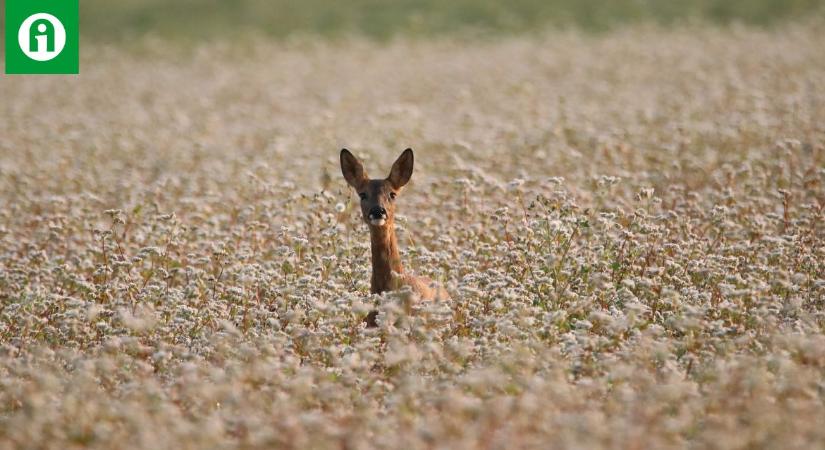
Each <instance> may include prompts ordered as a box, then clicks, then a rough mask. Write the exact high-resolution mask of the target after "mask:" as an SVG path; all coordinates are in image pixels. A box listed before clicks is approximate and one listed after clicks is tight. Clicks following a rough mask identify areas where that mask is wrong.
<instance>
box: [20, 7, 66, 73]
mask: <svg viewBox="0 0 825 450" xmlns="http://www.w3.org/2000/svg"><path fill="white" fill-rule="evenodd" d="M78 10H79V0H6V73H7V74H76V73H80V39H79V35H80V23H79V22H80V21H79V20H78Z"/></svg>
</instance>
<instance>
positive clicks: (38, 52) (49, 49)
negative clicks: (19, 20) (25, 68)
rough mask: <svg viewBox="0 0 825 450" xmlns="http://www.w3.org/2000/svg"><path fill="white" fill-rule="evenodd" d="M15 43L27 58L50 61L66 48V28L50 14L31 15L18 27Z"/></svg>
mask: <svg viewBox="0 0 825 450" xmlns="http://www.w3.org/2000/svg"><path fill="white" fill-rule="evenodd" d="M17 42H18V43H19V44H20V50H23V53H25V54H26V56H28V57H29V58H31V59H33V60H35V61H51V60H53V59H54V58H55V57H56V56H57V55H59V54H60V52H62V51H63V47H65V46H66V28H64V27H63V24H62V23H60V21H59V20H57V17H55V16H53V15H51V14H46V13H38V14H33V15H31V16H29V17H28V18H27V19H26V20H24V21H23V25H20V31H18V32H17Z"/></svg>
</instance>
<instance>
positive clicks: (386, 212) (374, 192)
mask: <svg viewBox="0 0 825 450" xmlns="http://www.w3.org/2000/svg"><path fill="white" fill-rule="evenodd" d="M341 172H343V174H344V178H345V179H346V180H347V183H348V184H349V185H350V186H352V187H353V188H355V191H356V192H358V197H360V198H361V215H362V217H363V219H364V222H366V223H367V224H368V225H369V226H371V227H384V226H387V225H392V224H393V218H394V217H395V199H396V197H397V196H398V194H399V193H400V192H401V189H402V188H403V187H404V185H406V184H407V182H409V181H410V177H412V172H413V151H412V149H411V148H408V149H406V150H404V152H403V153H401V156H399V157H398V159H397V160H396V161H395V163H393V165H392V169H390V174H389V176H387V178H385V179H374V180H371V179H370V178H369V177H368V176H367V172H366V170H364V165H363V164H361V161H359V160H358V158H356V157H355V156H354V155H353V154H352V153H350V151H349V150H347V149H343V150H341Z"/></svg>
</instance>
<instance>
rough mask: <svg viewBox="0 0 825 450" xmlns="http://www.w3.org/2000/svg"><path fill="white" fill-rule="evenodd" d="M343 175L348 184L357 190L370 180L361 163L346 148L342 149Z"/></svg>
mask: <svg viewBox="0 0 825 450" xmlns="http://www.w3.org/2000/svg"><path fill="white" fill-rule="evenodd" d="M341 173H343V174H344V179H345V180H347V183H348V184H349V185H350V186H352V187H354V188H356V189H357V188H358V187H359V186H361V185H362V184H363V183H364V182H365V181H368V180H369V178H367V172H366V171H365V170H364V166H363V164H361V161H358V158H356V157H355V155H353V154H352V153H350V151H349V150H347V149H345V148H343V149H341Z"/></svg>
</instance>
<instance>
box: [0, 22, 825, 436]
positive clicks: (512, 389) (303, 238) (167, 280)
mask: <svg viewBox="0 0 825 450" xmlns="http://www.w3.org/2000/svg"><path fill="white" fill-rule="evenodd" d="M823 31H825V30H823V28H822V26H821V25H818V24H816V23H812V24H807V25H803V24H793V23H790V24H785V25H782V26H781V27H778V28H775V29H772V30H763V29H755V28H749V27H738V26H732V27H728V28H718V27H710V26H705V25H687V26H681V27H675V28H672V29H669V30H664V29H661V28H657V27H653V26H643V25H638V26H633V27H629V28H624V29H620V30H615V31H611V32H609V33H606V34H602V35H587V34H581V33H579V32H575V31H554V32H548V33H545V34H542V35H540V36H538V35H537V36H520V37H519V36H511V37H505V38H502V39H495V40H494V39H490V40H478V41H472V42H470V41H466V40H462V39H459V38H442V39H435V40H406V39H398V40H394V41H392V42H388V43H383V44H379V43H374V42H369V41H366V40H361V39H356V38H353V39H343V40H340V41H335V42H326V41H320V40H317V39H306V40H304V39H292V40H287V41H284V42H280V43H276V42H271V41H264V40H255V39H250V40H244V41H242V42H233V43H228V42H221V41H216V42H212V43H209V44H204V45H200V46H196V47H195V48H184V47H180V48H171V49H170V48H169V47H168V46H165V45H163V44H162V43H160V42H155V41H152V40H147V41H144V42H142V43H141V44H139V45H135V46H134V47H130V48H128V49H124V48H121V47H111V46H106V45H105V44H102V43H100V44H89V46H88V47H84V49H83V52H84V53H83V58H82V60H81V69H80V70H81V75H80V76H78V77H3V78H2V79H0V206H2V208H0V448H61V449H70V448H101V449H112V448H146V449H187V448H192V449H195V448H198V449H201V448H295V449H304V448H319V449H326V448H335V449H361V448H409V449H418V448H421V449H425V448H443V449H464V448H467V449H474V448H490V449H512V448H560V449H562V448H564V449H568V448H569V449H579V448H581V449H593V448H630V449H635V448H638V449H650V448H685V447H692V448H786V449H791V448H800V449H803V448H804V449H807V448H821V447H823V446H825V427H823V426H822V425H823V423H825V217H823V216H824V215H825V210H823V208H825V121H823V117H825V52H823V51H822V49H823V47H825V39H823V37H822V36H825V33H823ZM342 147H347V148H349V149H351V150H353V152H354V153H355V154H357V155H359V156H361V157H363V158H364V160H365V166H366V167H367V170H368V171H370V173H371V175H372V176H373V177H379V176H385V175H386V174H385V173H381V172H380V171H379V169H380V170H388V168H389V165H390V164H391V163H392V161H394V160H395V158H396V157H397V156H398V154H399V153H400V152H401V150H403V149H404V148H406V147H413V148H414V149H415V152H416V160H415V162H416V166H415V172H414V174H413V177H412V182H411V184H410V185H409V186H408V187H407V188H406V190H405V191H404V193H403V194H402V195H400V196H399V198H398V200H397V201H398V214H399V215H400V217H396V222H397V225H398V227H399V230H398V232H399V243H400V246H401V252H402V258H403V260H404V263H405V266H406V267H407V268H408V269H409V270H412V271H414V272H415V273H417V274H421V275H426V276H429V277H430V278H432V279H435V280H439V281H440V282H441V283H442V284H443V285H444V286H446V288H447V290H448V291H449V292H450V293H451V296H452V300H451V301H450V302H445V303H431V304H426V303H421V302H418V301H417V299H416V298H415V296H414V295H411V293H410V292H409V291H401V292H398V293H397V294H390V295H385V296H383V297H379V296H371V295H370V294H369V280H370V251H369V235H368V232H367V227H366V225H365V224H363V223H362V222H361V221H360V216H359V214H360V212H359V210H358V205H357V197H356V196H355V195H354V194H353V193H352V192H351V191H350V189H349V188H348V187H347V185H346V183H345V181H344V180H343V178H342V176H341V171H340V168H339V165H338V152H339V150H340V149H341V148H342ZM374 307H375V308H378V310H379V311H380V314H379V326H378V327H377V328H366V327H365V326H364V324H363V319H364V317H365V316H366V314H367V313H368V312H369V311H370V310H371V309H373V308H374Z"/></svg>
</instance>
